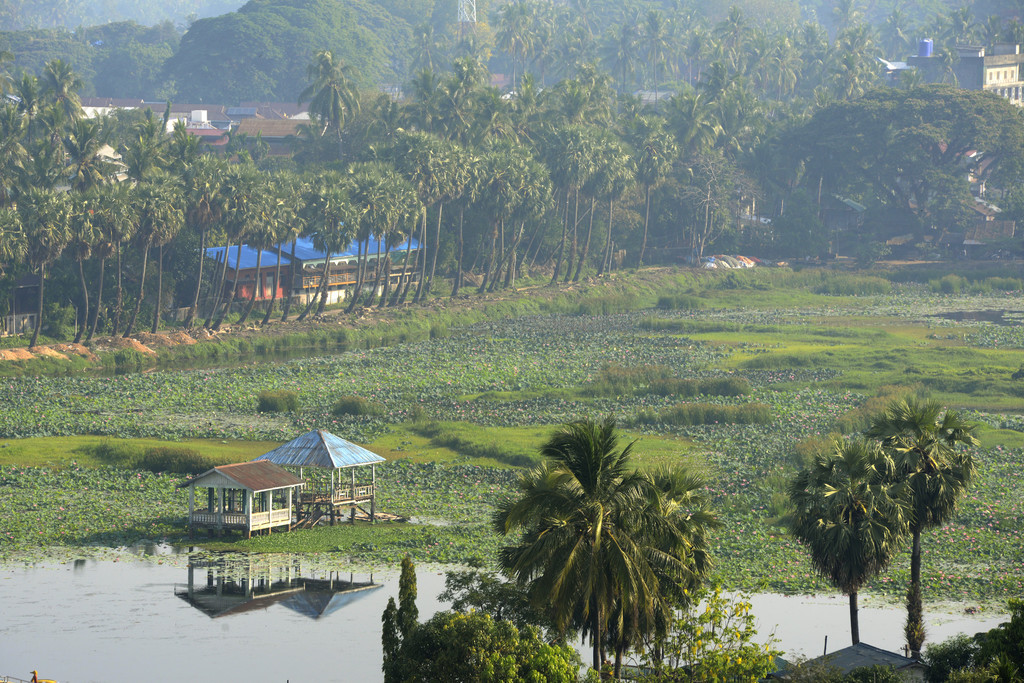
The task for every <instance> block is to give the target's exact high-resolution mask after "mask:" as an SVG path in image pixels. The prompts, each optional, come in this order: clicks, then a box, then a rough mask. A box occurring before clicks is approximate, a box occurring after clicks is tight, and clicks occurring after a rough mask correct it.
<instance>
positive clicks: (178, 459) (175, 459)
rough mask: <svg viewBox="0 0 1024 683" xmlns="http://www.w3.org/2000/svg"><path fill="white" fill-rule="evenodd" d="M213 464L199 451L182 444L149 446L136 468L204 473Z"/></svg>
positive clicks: (154, 470) (179, 472) (176, 472)
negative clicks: (184, 446)
mask: <svg viewBox="0 0 1024 683" xmlns="http://www.w3.org/2000/svg"><path fill="white" fill-rule="evenodd" d="M210 467H211V465H210V463H209V461H207V460H206V458H204V457H203V456H202V455H200V454H199V451H196V450H193V449H191V448H183V447H181V446H159V447H156V448H147V449H146V452H145V453H143V455H142V458H141V459H140V460H139V461H138V465H137V466H136V468H135V469H142V470H149V471H150V472H173V473H174V474H202V473H203V472H205V471H206V470H208V469H210Z"/></svg>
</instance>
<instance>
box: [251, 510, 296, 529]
mask: <svg viewBox="0 0 1024 683" xmlns="http://www.w3.org/2000/svg"><path fill="white" fill-rule="evenodd" d="M291 521H292V511H291V510H284V509H282V510H271V511H270V512H254V513H252V528H253V529H259V528H262V527H267V526H276V525H278V524H289V523H290V522H291Z"/></svg>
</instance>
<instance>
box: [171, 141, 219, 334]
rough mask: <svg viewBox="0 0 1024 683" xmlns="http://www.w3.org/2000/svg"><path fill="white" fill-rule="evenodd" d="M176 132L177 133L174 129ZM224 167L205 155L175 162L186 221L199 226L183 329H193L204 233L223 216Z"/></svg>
mask: <svg viewBox="0 0 1024 683" xmlns="http://www.w3.org/2000/svg"><path fill="white" fill-rule="evenodd" d="M175 134H177V129H176V130H175ZM188 137H189V139H192V140H194V139H196V138H194V137H192V136H191V135H189V136H188ZM176 139H177V138H176ZM172 144H173V143H172ZM178 159H182V157H178ZM186 159H187V157H186ZM225 170H226V169H225V164H224V162H223V161H221V160H220V159H218V158H216V157H213V156H206V155H202V156H197V157H195V158H194V159H191V160H183V161H182V162H181V163H180V164H179V165H178V172H179V174H180V176H181V179H182V183H183V185H184V187H183V193H184V199H185V220H186V222H187V223H188V224H189V225H191V226H192V227H193V228H198V229H199V255H200V257H199V272H198V273H196V288H195V290H194V293H193V295H192V304H191V305H190V306H189V309H188V314H187V315H186V316H185V329H192V325H193V324H195V319H196V314H197V312H198V310H199V295H200V290H201V288H202V285H203V265H204V262H205V261H206V237H207V234H208V233H209V231H210V229H211V228H212V227H213V226H215V225H217V223H218V222H219V221H220V220H221V217H222V216H223V215H224V203H225V197H224V194H223V193H222V191H221V183H222V180H221V179H222V178H223V176H224V173H225Z"/></svg>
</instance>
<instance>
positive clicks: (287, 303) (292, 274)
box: [281, 240, 298, 322]
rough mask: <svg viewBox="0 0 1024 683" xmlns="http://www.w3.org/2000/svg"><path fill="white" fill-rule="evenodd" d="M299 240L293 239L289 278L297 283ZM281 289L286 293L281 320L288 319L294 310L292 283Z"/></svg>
mask: <svg viewBox="0 0 1024 683" xmlns="http://www.w3.org/2000/svg"><path fill="white" fill-rule="evenodd" d="M297 241H298V240H292V260H291V262H290V263H289V264H288V279H289V280H291V281H292V284H294V283H295V243H296V242H297ZM281 291H282V292H284V293H285V296H284V311H283V312H282V313H281V322H285V321H287V320H288V312H289V311H291V310H292V285H289V286H288V289H287V290H285V289H284V288H283V287H282V288H281Z"/></svg>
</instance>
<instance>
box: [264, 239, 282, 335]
mask: <svg viewBox="0 0 1024 683" xmlns="http://www.w3.org/2000/svg"><path fill="white" fill-rule="evenodd" d="M280 286H281V244H280V242H279V243H278V245H277V267H276V269H275V270H274V286H273V287H271V288H270V289H271V292H270V303H269V304H267V313H266V315H264V316H263V320H262V321H261V322H260V327H263V326H264V325H266V324H267V323H269V322H270V314H271V313H273V312H274V304H276V303H277V288H278V287H280Z"/></svg>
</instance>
